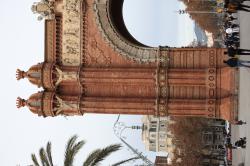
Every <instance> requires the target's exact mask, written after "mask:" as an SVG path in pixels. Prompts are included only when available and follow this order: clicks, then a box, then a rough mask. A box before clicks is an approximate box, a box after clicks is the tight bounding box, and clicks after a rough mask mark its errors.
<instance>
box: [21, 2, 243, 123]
mask: <svg viewBox="0 0 250 166" xmlns="http://www.w3.org/2000/svg"><path fill="white" fill-rule="evenodd" d="M122 6H123V0H43V1H41V2H37V3H34V5H33V6H32V10H33V12H35V13H37V14H39V15H40V16H39V17H38V18H39V19H44V20H45V56H44V62H42V63H38V64H37V65H34V66H32V67H31V68H30V69H29V70H28V71H27V72H24V71H21V70H17V79H21V78H24V77H27V78H28V79H29V80H30V82H31V83H33V84H35V85H37V86H39V87H43V88H44V91H42V92H38V93H35V94H33V95H32V96H31V97H30V98H29V99H28V100H24V99H21V98H18V99H17V107H22V106H25V105H26V106H28V107H29V109H30V110H31V112H33V113H35V114H37V115H39V116H44V117H47V116H57V115H66V116H71V115H83V114H85V113H107V114H138V115H157V116H168V115H169V116H197V117H208V118H221V119H225V120H229V121H231V122H234V121H235V120H237V110H238V97H237V96H238V94H237V81H238V78H237V75H238V74H237V69H234V68H229V67H227V66H225V65H224V64H223V60H224V59H227V55H225V54H224V52H225V49H223V48H170V47H158V48H153V47H147V46H145V45H143V44H141V43H139V42H138V41H136V40H135V39H134V38H133V37H132V35H130V33H129V32H128V30H127V29H126V27H125V24H124V21H123V16H122Z"/></svg>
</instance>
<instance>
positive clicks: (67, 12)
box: [62, 0, 81, 66]
mask: <svg viewBox="0 0 250 166" xmlns="http://www.w3.org/2000/svg"><path fill="white" fill-rule="evenodd" d="M63 4H64V11H63V37H62V64H63V65H66V66H78V65H80V64H81V44H80V43H81V37H80V36H81V34H80V33H81V31H80V28H81V14H80V10H81V7H80V4H81V0H63Z"/></svg>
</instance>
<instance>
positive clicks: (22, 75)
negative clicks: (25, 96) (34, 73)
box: [16, 69, 27, 80]
mask: <svg viewBox="0 0 250 166" xmlns="http://www.w3.org/2000/svg"><path fill="white" fill-rule="evenodd" d="M26 76H27V73H26V72H25V71H22V70H20V69H17V70H16V79H17V80H20V79H23V78H25V77H26Z"/></svg>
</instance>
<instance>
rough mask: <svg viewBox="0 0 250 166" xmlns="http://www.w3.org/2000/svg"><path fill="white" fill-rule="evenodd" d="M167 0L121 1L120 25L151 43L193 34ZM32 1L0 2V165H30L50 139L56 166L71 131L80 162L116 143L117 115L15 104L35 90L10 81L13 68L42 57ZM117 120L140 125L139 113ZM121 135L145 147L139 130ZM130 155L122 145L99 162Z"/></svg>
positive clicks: (173, 42)
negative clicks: (80, 143) (64, 113)
mask: <svg viewBox="0 0 250 166" xmlns="http://www.w3.org/2000/svg"><path fill="white" fill-rule="evenodd" d="M167 1H168V2H169V1H171V3H168V4H166V0H125V3H124V11H123V12H124V19H125V22H126V25H127V26H128V29H129V31H130V32H131V33H132V35H134V36H135V37H136V39H138V40H139V41H140V42H142V43H144V44H148V45H151V46H153V45H159V44H160V45H170V46H179V45H182V44H184V43H187V42H188V41H189V40H190V41H191V39H192V38H193V36H192V35H193V34H192V32H191V31H188V30H190V29H192V28H190V27H192V26H193V25H192V22H191V21H190V20H188V18H187V17H188V16H187V17H186V16H182V18H180V17H178V18H177V17H176V16H177V14H176V13H174V12H173V11H175V10H178V9H179V8H180V7H183V6H182V5H181V4H180V3H179V2H177V0H176V1H174V0H167ZM33 2H34V1H33V0H11V1H10V0H1V6H0V21H1V24H0V25H1V26H0V36H1V37H0V48H1V52H2V53H1V61H0V67H1V70H0V74H1V86H0V88H1V89H0V90H1V93H0V99H1V116H0V130H1V133H2V134H1V139H0V140H1V141H0V147H1V149H0V165H3V166H13V165H21V166H24V165H28V164H31V163H32V162H31V158H30V154H31V153H36V154H38V150H39V148H40V147H41V146H45V145H46V143H47V141H48V140H50V141H51V142H52V153H53V156H54V162H55V163H56V165H58V166H60V165H62V163H63V161H62V157H63V153H64V149H65V143H66V141H67V140H68V138H69V137H70V136H72V135H74V134H77V135H78V136H79V139H84V140H86V144H85V146H84V148H83V149H82V150H81V151H80V153H79V154H78V155H77V156H76V161H75V165H81V163H82V161H83V160H84V159H85V157H86V155H87V154H88V153H89V152H91V151H92V150H94V149H96V148H102V147H105V146H107V145H110V144H112V143H120V141H119V140H118V139H117V138H116V136H115V135H114V133H113V123H114V122H115V120H116V118H117V115H94V114H93V115H87V114H86V115H84V116H82V117H67V118H65V117H55V118H42V117H38V116H36V115H34V114H32V113H31V112H30V111H29V110H28V109H27V108H23V109H20V110H18V109H17V108H16V106H15V100H16V97H18V96H20V97H23V98H26V99H27V98H28V97H29V96H30V95H31V94H33V93H36V92H37V91H39V90H41V89H38V88H37V87H35V86H33V85H31V84H30V83H29V82H28V81H27V80H21V81H16V79H15V71H16V69H17V68H20V69H23V70H28V68H29V67H31V66H32V65H34V64H37V63H38V62H42V61H43V58H44V22H43V21H41V22H39V21H37V16H36V15H34V14H33V13H32V12H31V10H30V7H31V5H32V3H33ZM152 2H154V3H152ZM146 15H147V17H145V16H146ZM135 16H136V17H135ZM137 16H138V17H137ZM143 16H144V17H143ZM159 16H160V17H159ZM138 19H139V20H140V21H142V22H139V21H138ZM144 21H145V22H144ZM180 25H181V27H180ZM183 25H187V26H183ZM145 27H147V28H145ZM133 30H134V31H133ZM138 31H139V32H140V33H139V32H138ZM180 33H181V34H180ZM137 34H138V37H137V36H136V35H137ZM139 36H141V37H142V38H140V37H139ZM143 37H144V38H143ZM181 41H185V42H184V43H182V42H181ZM121 121H123V122H125V123H126V124H127V125H141V116H121ZM124 135H125V136H127V139H126V140H127V142H129V143H130V144H131V145H132V146H134V147H136V148H137V149H138V150H139V151H142V152H144V151H145V149H144V145H143V144H142V141H141V132H140V131H129V130H127V131H126V132H125V134H124ZM144 154H145V155H147V156H149V157H150V159H152V160H153V159H154V157H155V153H153V152H152V153H148V152H147V153H146V152H145V153H144ZM132 156H133V155H132V153H131V152H129V151H128V150H127V148H123V149H122V150H121V151H119V152H117V153H114V154H112V156H111V157H109V158H107V160H105V161H104V162H103V164H102V165H105V166H106V165H109V164H112V163H114V162H116V161H119V160H121V159H126V158H129V157H132ZM130 166H131V164H130Z"/></svg>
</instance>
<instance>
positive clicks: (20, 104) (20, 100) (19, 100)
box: [16, 97, 26, 108]
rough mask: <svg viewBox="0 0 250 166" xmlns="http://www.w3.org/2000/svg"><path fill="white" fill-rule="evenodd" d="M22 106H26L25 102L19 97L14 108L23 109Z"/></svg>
mask: <svg viewBox="0 0 250 166" xmlns="http://www.w3.org/2000/svg"><path fill="white" fill-rule="evenodd" d="M24 106H26V100H24V99H22V98H21V97H18V98H17V99H16V107H17V108H21V107H24Z"/></svg>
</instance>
